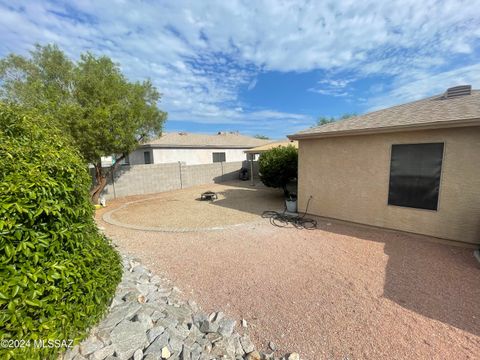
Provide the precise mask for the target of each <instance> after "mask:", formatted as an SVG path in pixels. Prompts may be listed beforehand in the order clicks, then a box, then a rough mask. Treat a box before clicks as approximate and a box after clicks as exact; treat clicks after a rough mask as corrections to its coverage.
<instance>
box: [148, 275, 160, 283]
mask: <svg viewBox="0 0 480 360" xmlns="http://www.w3.org/2000/svg"><path fill="white" fill-rule="evenodd" d="M150 282H151V283H152V284H157V285H158V284H161V283H162V282H163V281H162V278H161V277H160V276H158V275H153V276H152V277H151V278H150Z"/></svg>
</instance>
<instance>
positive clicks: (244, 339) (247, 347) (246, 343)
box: [240, 335, 255, 354]
mask: <svg viewBox="0 0 480 360" xmlns="http://www.w3.org/2000/svg"><path fill="white" fill-rule="evenodd" d="M240 343H241V344H242V348H243V351H245V352H246V353H247V354H248V353H251V352H252V351H254V350H255V346H254V345H253V343H252V341H251V340H250V338H249V337H248V335H243V336H241V337H240Z"/></svg>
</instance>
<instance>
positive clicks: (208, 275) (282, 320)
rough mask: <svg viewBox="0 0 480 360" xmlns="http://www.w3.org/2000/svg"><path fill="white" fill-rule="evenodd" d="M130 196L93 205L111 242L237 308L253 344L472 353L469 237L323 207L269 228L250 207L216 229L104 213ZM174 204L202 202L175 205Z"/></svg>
mask: <svg viewBox="0 0 480 360" xmlns="http://www.w3.org/2000/svg"><path fill="white" fill-rule="evenodd" d="M199 189H200V188H198V189H197V190H199ZM197 190H195V191H197ZM187 191H191V190H187ZM197 192H198V191H197ZM181 193H182V192H181V191H180V192H178V191H176V192H169V193H168V196H172V198H173V199H174V198H176V197H177V196H178V198H181V196H182V195H180V194H181ZM157 195H158V194H157ZM162 196H163V195H162ZM164 196H167V195H164ZM154 197H155V196H154ZM142 198H143V199H144V198H145V197H137V198H135V199H137V200H138V199H142ZM254 198H255V197H254ZM258 199H260V198H258ZM128 200H131V199H123V200H119V201H113V202H111V203H110V204H109V206H108V207H107V208H106V209H103V210H101V211H99V212H98V213H97V219H98V222H99V225H100V226H102V227H104V228H105V231H106V232H107V234H108V235H109V236H110V237H111V238H112V239H113V241H114V243H115V244H116V245H118V247H119V248H120V250H121V251H124V252H127V253H129V254H133V255H135V256H137V257H138V258H140V259H141V260H142V261H143V262H144V263H145V265H147V266H148V267H150V268H151V269H152V270H153V271H155V272H158V273H161V274H164V275H166V276H168V277H169V278H170V279H171V280H172V281H174V282H175V283H176V285H177V286H178V287H179V288H181V289H182V290H183V292H184V293H185V296H186V297H188V298H191V299H194V300H195V301H197V303H199V304H200V305H201V307H202V308H203V309H204V310H205V311H213V310H215V311H219V310H222V311H224V312H225V313H227V314H228V315H229V316H231V317H233V318H236V319H237V320H238V321H240V320H241V319H242V318H244V319H246V320H247V322H248V324H249V327H248V329H249V330H248V331H249V332H250V335H251V336H252V338H253V340H254V341H255V342H256V345H257V346H258V347H260V348H263V349H266V348H267V344H268V342H269V341H273V342H274V343H275V344H276V345H277V347H278V349H279V351H278V353H281V354H283V353H287V352H291V351H297V352H299V353H300V355H301V356H302V359H307V360H314V359H315V360H316V359H346V358H348V359H479V358H480V306H479V299H480V266H479V264H478V262H477V261H476V260H475V258H474V257H473V255H472V250H471V249H465V248H460V247H453V246H449V245H443V244H440V243H438V242H435V241H431V240H432V239H428V238H426V237H422V236H416V235H411V234H405V233H399V232H393V231H387V230H381V229H374V228H369V227H364V226H359V225H353V224H346V223H341V222H336V221H331V220H322V219H319V225H318V229H316V230H298V229H293V228H277V227H274V226H272V225H271V224H270V223H269V222H268V221H266V220H263V221H262V219H260V217H259V216H258V211H256V212H255V214H256V215H255V216H256V217H257V218H258V219H257V220H258V221H256V222H248V223H247V224H245V225H242V226H237V227H234V228H232V227H230V228H226V229H224V230H221V231H197V232H185V233H168V232H155V231H140V230H134V229H129V228H124V227H119V226H115V225H111V224H108V223H105V222H104V221H102V220H101V216H102V215H103V214H104V213H105V212H106V211H111V210H112V209H115V208H116V207H118V206H120V205H122V204H125V202H126V201H128ZM273 201H274V202H275V200H273ZM147 203H148V202H147ZM157 203H158V202H157ZM234 203H238V201H235V202H234ZM144 204H146V203H144ZM160 204H161V203H158V205H160ZM219 208H223V209H224V210H225V211H226V210H227V209H228V208H224V207H220V206H219ZM127 209H128V208H127ZM130 209H135V212H136V211H142V209H141V206H140V208H139V207H137V206H135V207H134V208H130ZM258 209H263V205H262V203H261V201H260V200H259V204H258V208H257V210H258ZM267 209H269V207H268V206H265V210H267ZM240 211H242V210H240ZM244 212H247V213H248V214H252V213H253V212H248V211H245V210H244ZM144 214H145V216H147V217H148V216H149V212H148V211H146V212H144ZM125 216H126V217H127V218H129V219H130V220H129V221H131V219H132V218H133V217H134V216H136V215H135V214H132V215H131V216H132V217H131V218H130V217H129V215H128V214H125ZM177 216H178V217H181V218H182V219H184V220H185V221H193V220H192V219H193V218H194V217H196V216H200V214H198V212H195V211H194V212H188V209H185V208H183V209H182V210H181V211H179V212H178V214H177ZM249 219H250V218H249ZM139 221H150V220H139ZM429 240H430V241H429Z"/></svg>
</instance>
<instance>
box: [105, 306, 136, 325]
mask: <svg viewBox="0 0 480 360" xmlns="http://www.w3.org/2000/svg"><path fill="white" fill-rule="evenodd" d="M141 307H142V306H141V305H140V304H138V303H135V302H130V303H126V304H125V305H120V306H117V307H115V310H114V311H113V312H111V313H110V314H109V315H108V316H107V317H106V318H105V320H103V321H102V322H101V323H100V325H99V328H109V327H113V326H115V325H117V324H118V323H119V322H120V321H122V320H124V319H127V320H130V319H131V318H132V317H133V316H134V315H135V313H136V312H137V311H138V310H140V308H141Z"/></svg>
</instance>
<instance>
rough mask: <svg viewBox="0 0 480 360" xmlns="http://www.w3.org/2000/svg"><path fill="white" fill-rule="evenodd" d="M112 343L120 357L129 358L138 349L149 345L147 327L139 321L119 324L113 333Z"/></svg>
mask: <svg viewBox="0 0 480 360" xmlns="http://www.w3.org/2000/svg"><path fill="white" fill-rule="evenodd" d="M111 338H112V345H113V346H114V348H115V354H116V356H117V357H118V358H119V359H122V360H123V359H125V360H126V359H129V358H130V357H131V356H132V355H133V354H134V353H135V351H136V350H137V349H143V348H144V347H145V346H147V345H148V339H147V334H146V333H145V327H144V325H143V324H141V323H139V322H131V321H125V322H122V323H120V324H119V325H117V327H115V328H114V329H113V330H112V333H111Z"/></svg>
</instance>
